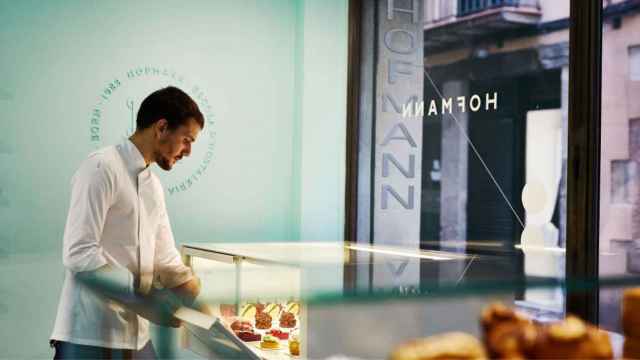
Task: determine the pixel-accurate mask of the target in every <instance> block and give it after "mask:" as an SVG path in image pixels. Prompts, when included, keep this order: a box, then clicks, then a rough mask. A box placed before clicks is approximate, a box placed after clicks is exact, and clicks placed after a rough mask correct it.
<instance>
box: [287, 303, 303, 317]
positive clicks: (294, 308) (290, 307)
mask: <svg viewBox="0 0 640 360" xmlns="http://www.w3.org/2000/svg"><path fill="white" fill-rule="evenodd" d="M286 311H287V312H290V313H292V314H293V315H299V314H300V304H298V303H297V302H295V301H289V302H288V303H287V308H286Z"/></svg>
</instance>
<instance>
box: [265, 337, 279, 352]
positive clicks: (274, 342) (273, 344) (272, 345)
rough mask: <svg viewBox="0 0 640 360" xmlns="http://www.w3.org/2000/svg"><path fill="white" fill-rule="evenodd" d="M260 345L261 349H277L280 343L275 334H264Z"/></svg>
mask: <svg viewBox="0 0 640 360" xmlns="http://www.w3.org/2000/svg"><path fill="white" fill-rule="evenodd" d="M260 347H261V348H263V349H279V348H280V344H279V343H278V339H277V338H276V337H275V336H271V335H265V336H264V337H263V338H262V341H261V342H260Z"/></svg>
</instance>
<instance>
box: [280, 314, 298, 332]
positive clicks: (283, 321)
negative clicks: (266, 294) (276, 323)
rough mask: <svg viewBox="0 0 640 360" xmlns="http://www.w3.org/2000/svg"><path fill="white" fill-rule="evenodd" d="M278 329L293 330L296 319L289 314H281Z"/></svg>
mask: <svg viewBox="0 0 640 360" xmlns="http://www.w3.org/2000/svg"><path fill="white" fill-rule="evenodd" d="M280 327H283V328H293V327H296V317H295V315H293V314H292V313H290V312H286V311H285V312H283V313H282V315H280Z"/></svg>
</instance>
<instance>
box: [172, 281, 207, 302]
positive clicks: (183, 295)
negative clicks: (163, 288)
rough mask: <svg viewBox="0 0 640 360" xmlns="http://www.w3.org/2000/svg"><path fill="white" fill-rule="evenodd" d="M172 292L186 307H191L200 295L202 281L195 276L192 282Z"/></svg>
mask: <svg viewBox="0 0 640 360" xmlns="http://www.w3.org/2000/svg"><path fill="white" fill-rule="evenodd" d="M170 290H171V292H172V293H173V294H175V296H177V297H178V298H179V299H180V300H181V301H182V302H183V303H184V304H185V305H191V304H193V301H194V300H195V299H196V297H198V294H200V279H199V278H198V277H197V276H194V277H193V278H191V280H189V281H187V282H185V283H184V284H182V285H178V286H176V287H174V288H171V289H170Z"/></svg>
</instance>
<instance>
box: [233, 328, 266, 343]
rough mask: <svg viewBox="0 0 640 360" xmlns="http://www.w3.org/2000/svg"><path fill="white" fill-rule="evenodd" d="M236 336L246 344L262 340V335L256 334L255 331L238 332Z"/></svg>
mask: <svg viewBox="0 0 640 360" xmlns="http://www.w3.org/2000/svg"><path fill="white" fill-rule="evenodd" d="M235 334H236V336H238V337H239V338H240V340H242V341H245V342H249V341H260V339H261V338H262V336H261V335H260V334H256V333H254V332H253V331H236V332H235Z"/></svg>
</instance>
